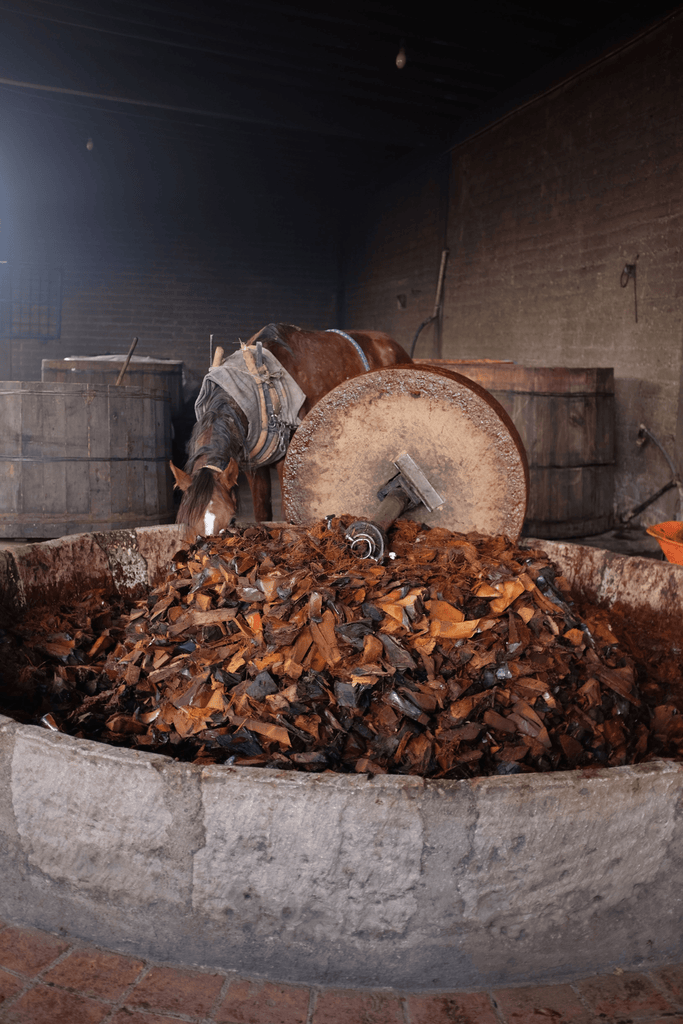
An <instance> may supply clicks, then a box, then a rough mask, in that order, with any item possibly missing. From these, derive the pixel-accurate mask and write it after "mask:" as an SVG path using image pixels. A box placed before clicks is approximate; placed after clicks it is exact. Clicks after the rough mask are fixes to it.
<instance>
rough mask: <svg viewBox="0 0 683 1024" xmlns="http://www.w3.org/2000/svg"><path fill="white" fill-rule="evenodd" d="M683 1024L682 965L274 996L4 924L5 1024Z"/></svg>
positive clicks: (259, 984)
mask: <svg viewBox="0 0 683 1024" xmlns="http://www.w3.org/2000/svg"><path fill="white" fill-rule="evenodd" d="M179 1021H185V1022H187V1024H677V1022H678V1024H683V965H675V966H671V967H664V968H661V969H659V970H656V971H648V972H644V973H642V974H640V973H638V974H636V973H623V972H615V973H614V974H611V975H602V976H598V977H592V978H586V979H584V980H582V981H578V982H576V983H574V984H572V985H546V986H533V987H529V988H507V989H505V988H503V989H493V990H491V991H487V992H448V993H443V992H442V993H438V994H435V993H427V994H414V993H408V992H397V991H393V990H389V989H387V990H372V991H371V990H367V989H366V990H361V989H359V990H353V989H344V990H340V989H327V988H309V987H307V986H305V985H286V984H272V983H270V982H263V981H258V980H254V979H249V978H245V977H241V976H239V975H237V974H235V973H232V972H225V971H217V970H206V971H201V970H197V969H196V968H180V967H168V966H164V965H160V964H156V963H152V962H151V961H148V960H143V959H134V958H132V957H127V956H121V955H119V954H118V953H111V952H108V951H107V950H104V949H99V948H97V947H95V946H87V945H84V944H83V943H74V942H71V941H69V940H68V939H64V938H59V937H58V936H56V935H50V934H48V933H47V932H41V931H37V930H36V929H33V928H23V927H18V926H15V925H12V924H8V923H4V922H0V1022H2V1024H178V1022H179Z"/></svg>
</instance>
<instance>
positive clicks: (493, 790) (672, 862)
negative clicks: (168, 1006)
mask: <svg viewBox="0 0 683 1024" xmlns="http://www.w3.org/2000/svg"><path fill="white" fill-rule="evenodd" d="M178 546H179V540H178V533H177V530H176V528H175V527H149V528H144V529H139V530H131V531H117V532H113V533H99V534H98V533H91V534H81V535H78V536H71V537H65V538H63V539H61V540H57V541H48V542H47V543H44V544H36V545H32V546H26V547H22V548H16V549H14V550H12V551H9V550H6V551H0V582H1V583H2V584H3V585H4V590H5V592H6V594H7V595H8V596H9V598H10V599H11V600H13V601H14V603H15V606H16V607H18V608H21V607H22V606H24V607H25V606H27V605H31V604H35V603H49V602H51V601H54V600H55V599H57V598H59V600H60V601H68V599H69V596H70V595H72V594H73V595H76V594H77V593H79V592H82V590H83V589H84V588H86V587H88V588H89V587H93V586H104V587H106V588H108V589H109V591H112V590H114V589H116V590H118V591H119V592H122V593H126V594H130V595H135V594H139V593H140V592H142V590H143V589H144V588H145V587H146V586H147V585H148V584H149V583H150V582H153V581H154V580H155V579H156V578H157V577H158V576H159V574H160V573H161V572H162V571H164V570H165V568H166V566H167V565H168V562H169V559H170V557H171V555H172V554H173V553H174V552H175V550H177V548H178ZM539 546H541V545H540V544H539ZM542 546H543V548H544V549H545V550H546V551H547V552H548V554H549V555H550V557H551V558H553V559H554V560H555V561H556V562H557V563H558V564H559V566H560V567H561V569H562V571H563V572H564V573H565V575H567V577H568V578H569V579H570V581H571V582H572V583H573V584H574V587H575V589H576V590H577V591H579V592H580V593H582V594H583V596H585V597H587V598H589V599H591V600H593V601H595V602H596V603H600V604H602V605H603V606H606V607H617V606H618V607H619V609H620V611H622V612H624V611H625V612H627V613H629V614H633V615H637V616H638V617H639V619H640V621H641V622H644V623H649V622H653V623H655V622H657V623H659V624H660V625H661V626H664V625H666V623H667V622H676V621H677V622H678V623H680V621H681V617H682V616H683V568H680V567H677V566H674V565H668V564H664V563H659V562H655V561H652V560H650V559H641V558H624V557H621V556H618V555H614V554H611V553H610V552H606V551H600V550H596V549H593V548H582V547H579V546H576V545H565V544H561V543H553V542H548V541H546V542H543V543H542ZM679 628H680V627H679ZM674 635H677V634H674ZM682 797H683V772H682V771H681V767H680V765H679V764H678V763H676V762H673V761H656V762H650V763H648V764H644V765H639V766H634V767H624V768H610V769H604V770H597V771H595V770H591V771H568V772H557V773H547V774H525V775H517V776H508V777H495V778H480V779H472V780H469V781H462V782H452V781H446V782H444V781H439V780H423V779H421V778H418V777H415V776H386V775H385V776H380V777H374V778H369V777H366V776H359V775H334V774H322V775H313V774H306V773H298V772H291V771H288V772H278V771H273V770H268V769H258V768H236V767H225V766H194V765H191V764H184V763H179V762H175V761H173V760H172V759H170V758H167V757H164V756H161V755H158V754H146V753H141V752H138V751H133V750H127V749H121V748H114V747H110V746H107V745H105V744H98V743H94V742H91V741H88V740H80V739H74V738H72V737H70V736H66V735H62V734H59V733H54V732H47V731H45V730H43V729H41V728H38V727H35V726H26V725H19V724H18V723H16V722H14V721H12V720H10V719H8V718H2V717H0V870H1V871H2V879H3V883H2V887H1V892H0V916H4V917H7V918H8V919H10V920H12V921H15V922H17V923H22V924H28V925H36V926H38V927H41V928H44V929H47V930H55V931H57V930H59V931H60V932H62V934H64V933H66V934H68V935H70V936H72V937H74V938H79V939H84V940H86V941H90V942H95V943H98V944H101V945H104V946H107V947H108V948H111V949H118V950H120V951H122V952H125V953H128V954H131V955H145V956H148V957H149V956H151V957H153V958H158V959H162V960H166V961H169V962H176V963H181V964H192V963H194V964H197V965H204V966H208V967H212V966H213V967H221V968H223V969H234V970H236V971H239V972H242V973H247V974H249V975H251V976H259V975H260V976H264V977H266V978H269V979H271V980H281V981H289V982H299V983H305V984H319V985H342V986H345V985H354V986H371V987H374V986H390V987H395V988H399V989H402V990H420V989H439V988H444V989H450V990H453V989H456V988H457V989H464V988H488V987H490V986H494V985H495V986H499V985H506V984H514V983H521V982H527V983H528V982H542V981H546V982H547V981H564V980H569V979H571V978H575V977H579V976H581V975H586V974H592V973H595V972H608V971H610V970H613V969H614V968H615V967H620V968H622V969H624V970H628V969H638V968H642V967H643V965H647V967H648V968H650V967H653V966H656V965H660V964H663V963H667V962H670V961H678V960H680V958H681V955H682V953H683V949H682V945H683V943H682V941H681V925H680V920H681V896H680V892H681V889H682V885H681V883H682V882H683V869H682V867H681V857H680V850H681V848H682V842H683V821H682V820H681V815H680V809H681V799H682Z"/></svg>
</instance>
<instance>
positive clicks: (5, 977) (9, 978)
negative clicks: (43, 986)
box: [0, 969, 26, 1006]
mask: <svg viewBox="0 0 683 1024" xmlns="http://www.w3.org/2000/svg"><path fill="white" fill-rule="evenodd" d="M25 984H26V982H25V981H20V980H19V978H15V977H14V975H13V974H8V973H7V971H3V970H2V969H0V1006H2V1004H3V1003H4V1002H5V1000H7V999H12V997H13V996H15V995H16V994H17V993H18V992H21V990H22V988H23V987H24V985H25Z"/></svg>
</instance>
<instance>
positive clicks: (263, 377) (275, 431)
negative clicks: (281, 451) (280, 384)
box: [242, 341, 282, 465]
mask: <svg viewBox="0 0 683 1024" xmlns="http://www.w3.org/2000/svg"><path fill="white" fill-rule="evenodd" d="M242 355H243V356H244V365H245V366H246V368H247V372H248V373H250V374H251V376H252V377H254V379H255V380H256V382H257V384H258V388H257V393H258V397H259V406H260V410H261V433H260V434H259V436H258V439H257V441H256V444H255V445H254V446H253V448H252V449H251V451H250V452H249V461H250V462H252V463H254V464H255V465H267V464H268V462H269V461H270V460H271V459H272V458H273V456H274V455H275V453H276V451H277V449H278V447H279V445H280V438H281V431H282V421H281V420H280V396H279V395H278V393H277V390H276V388H275V384H274V383H273V379H272V377H271V376H270V373H269V371H268V367H267V366H266V365H265V363H264V361H263V345H262V344H261V342H260V341H257V342H256V345H255V346H254V348H250V347H249V346H248V345H244V344H242Z"/></svg>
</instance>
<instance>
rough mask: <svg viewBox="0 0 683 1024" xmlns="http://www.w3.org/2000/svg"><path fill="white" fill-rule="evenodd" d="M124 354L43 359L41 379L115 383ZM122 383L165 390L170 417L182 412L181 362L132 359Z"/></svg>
mask: <svg viewBox="0 0 683 1024" xmlns="http://www.w3.org/2000/svg"><path fill="white" fill-rule="evenodd" d="M125 360H126V357H125V355H113V356H110V355H106V356H67V357H66V358H65V359H43V362H42V367H41V380H43V381H46V382H48V381H59V382H60V383H62V384H116V380H117V378H118V375H119V373H120V372H121V368H122V366H123V364H124V362H125ZM122 384H123V385H124V386H125V387H135V388H165V389H166V390H167V391H168V393H169V396H170V398H171V416H172V417H175V416H180V414H181V413H182V410H183V363H182V360H181V359H156V358H153V357H152V356H133V357H132V358H131V361H130V363H129V364H128V369H127V370H126V375H125V377H124V378H123V381H122Z"/></svg>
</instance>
